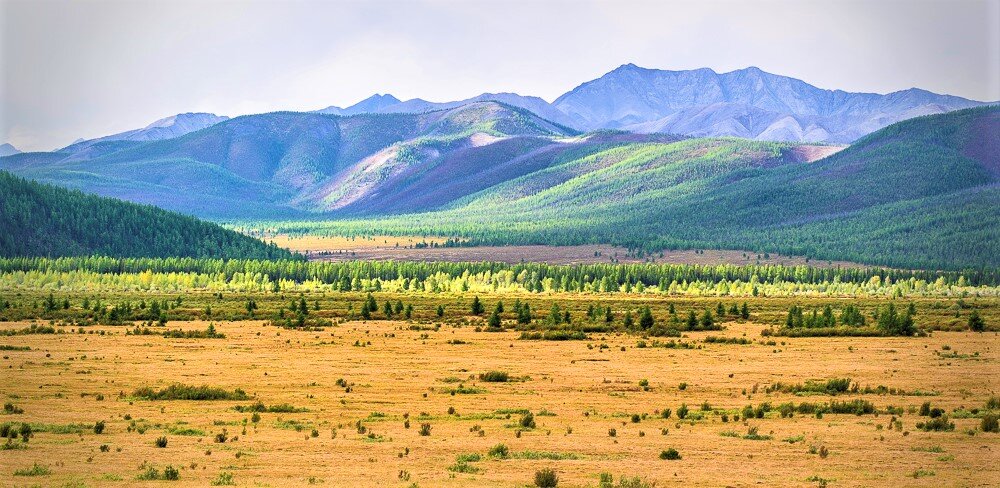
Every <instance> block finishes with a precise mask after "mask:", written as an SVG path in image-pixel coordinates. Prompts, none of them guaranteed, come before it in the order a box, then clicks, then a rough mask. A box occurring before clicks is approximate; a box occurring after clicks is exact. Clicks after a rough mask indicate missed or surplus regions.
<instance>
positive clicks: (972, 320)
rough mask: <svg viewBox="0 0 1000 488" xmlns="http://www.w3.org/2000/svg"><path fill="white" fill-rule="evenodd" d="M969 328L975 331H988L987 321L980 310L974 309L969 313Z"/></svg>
mask: <svg viewBox="0 0 1000 488" xmlns="http://www.w3.org/2000/svg"><path fill="white" fill-rule="evenodd" d="M969 330H971V331H973V332H985V331H986V321H985V320H983V318H982V317H980V316H979V311H978V310H973V311H972V313H971V314H969Z"/></svg>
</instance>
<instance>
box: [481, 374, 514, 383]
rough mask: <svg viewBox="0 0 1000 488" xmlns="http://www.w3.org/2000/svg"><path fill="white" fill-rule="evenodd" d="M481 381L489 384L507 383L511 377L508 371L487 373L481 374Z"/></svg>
mask: <svg viewBox="0 0 1000 488" xmlns="http://www.w3.org/2000/svg"><path fill="white" fill-rule="evenodd" d="M479 379H480V380H482V381H485V382H488V383H506V382H507V381H508V380H509V375H508V374H507V372H506V371H487V372H485V373H482V374H480V375H479Z"/></svg>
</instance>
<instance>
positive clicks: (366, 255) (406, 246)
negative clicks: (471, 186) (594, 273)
mask: <svg viewBox="0 0 1000 488" xmlns="http://www.w3.org/2000/svg"><path fill="white" fill-rule="evenodd" d="M265 240H266V241H267V242H271V243H274V244H275V245H277V246H278V247H283V248H285V249H290V250H292V251H296V252H301V253H304V254H307V255H308V256H309V258H310V259H313V260H317V261H350V260H387V259H391V260H396V261H451V262H467V261H497V262H503V263H520V262H537V263H549V264H583V263H608V262H620V263H643V262H649V261H653V262H657V263H674V264H702V265H705V264H708V265H715V264H734V265H745V264H780V265H784V266H798V265H806V264H808V265H810V266H816V267H821V268H827V267H842V268H843V267H863V266H862V265H859V264H856V263H851V262H848V261H815V260H807V259H806V258H804V257H800V256H782V255H780V254H769V255H767V257H766V258H765V257H764V256H763V255H758V254H757V253H754V252H750V251H728V250H705V251H694V250H673V251H671V250H664V251H663V255H662V256H660V255H659V254H654V255H652V256H641V257H640V256H635V255H631V254H629V252H628V250H627V249H625V248H621V247H615V246H611V245H606V244H590V245H580V246H471V247H416V245H417V244H431V243H435V244H438V245H442V244H444V243H445V241H446V240H447V239H445V238H441V237H419V236H399V237H397V236H367V237H353V238H352V237H326V236H301V237H297V236H296V237H293V236H288V235H284V234H279V235H275V236H272V237H268V238H267V239H265Z"/></svg>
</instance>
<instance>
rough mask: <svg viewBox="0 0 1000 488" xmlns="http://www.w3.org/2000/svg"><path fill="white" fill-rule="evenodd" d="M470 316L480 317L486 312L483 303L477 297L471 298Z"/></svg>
mask: <svg viewBox="0 0 1000 488" xmlns="http://www.w3.org/2000/svg"><path fill="white" fill-rule="evenodd" d="M471 311H472V315H482V314H483V312H485V311H486V307H485V306H483V302H481V301H480V300H479V295H476V296H474V297H472V310H471Z"/></svg>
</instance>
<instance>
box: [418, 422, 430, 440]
mask: <svg viewBox="0 0 1000 488" xmlns="http://www.w3.org/2000/svg"><path fill="white" fill-rule="evenodd" d="M420 435H422V436H424V437H426V436H429V435H431V424H427V423H424V424H420Z"/></svg>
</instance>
